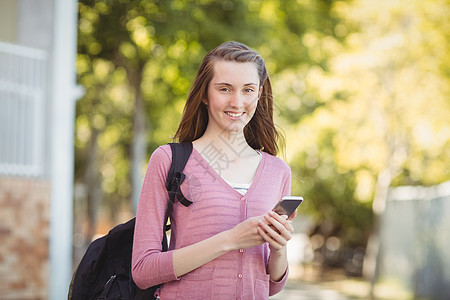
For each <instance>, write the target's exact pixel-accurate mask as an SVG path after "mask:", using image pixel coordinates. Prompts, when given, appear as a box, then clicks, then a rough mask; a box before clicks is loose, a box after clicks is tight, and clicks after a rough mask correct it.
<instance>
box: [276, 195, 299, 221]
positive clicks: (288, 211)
mask: <svg viewBox="0 0 450 300" xmlns="http://www.w3.org/2000/svg"><path fill="white" fill-rule="evenodd" d="M302 202H303V197H299V196H284V197H283V198H281V200H280V202H278V203H277V205H275V207H274V208H273V209H272V210H273V211H274V212H276V213H277V214H279V215H287V216H288V218H289V217H290V216H291V215H292V214H293V213H294V211H295V210H296V209H297V207H298V206H299V205H300V204H301V203H302Z"/></svg>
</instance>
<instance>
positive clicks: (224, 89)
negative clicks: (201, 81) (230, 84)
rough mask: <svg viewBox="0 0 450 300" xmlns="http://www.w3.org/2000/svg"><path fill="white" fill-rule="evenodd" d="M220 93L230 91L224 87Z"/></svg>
mask: <svg viewBox="0 0 450 300" xmlns="http://www.w3.org/2000/svg"><path fill="white" fill-rule="evenodd" d="M220 91H221V92H229V91H230V89H229V88H225V87H224V88H221V89H220Z"/></svg>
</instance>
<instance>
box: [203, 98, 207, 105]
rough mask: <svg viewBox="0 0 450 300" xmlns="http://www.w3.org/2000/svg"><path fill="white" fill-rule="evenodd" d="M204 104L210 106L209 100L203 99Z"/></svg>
mask: <svg viewBox="0 0 450 300" xmlns="http://www.w3.org/2000/svg"><path fill="white" fill-rule="evenodd" d="M202 102H203V104H205V105H206V106H208V100H206V99H205V98H203V100H202Z"/></svg>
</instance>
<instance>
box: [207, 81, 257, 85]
mask: <svg viewBox="0 0 450 300" xmlns="http://www.w3.org/2000/svg"><path fill="white" fill-rule="evenodd" d="M214 85H225V86H233V85H232V84H230V83H226V82H217V83H214ZM247 85H258V84H257V83H253V82H249V83H246V84H244V86H247Z"/></svg>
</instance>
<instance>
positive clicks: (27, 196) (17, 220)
mask: <svg viewBox="0 0 450 300" xmlns="http://www.w3.org/2000/svg"><path fill="white" fill-rule="evenodd" d="M49 198H50V183H49V182H48V181H47V180H38V179H29V178H19V177H0V207H1V210H0V299H3V300H9V299H23V300H27V299H33V300H40V299H42V300H44V299H48V295H49V290H48V278H49V231H50V202H49Z"/></svg>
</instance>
